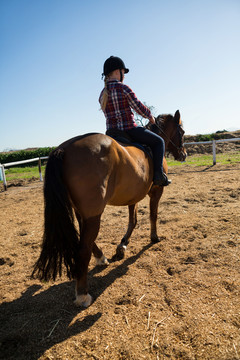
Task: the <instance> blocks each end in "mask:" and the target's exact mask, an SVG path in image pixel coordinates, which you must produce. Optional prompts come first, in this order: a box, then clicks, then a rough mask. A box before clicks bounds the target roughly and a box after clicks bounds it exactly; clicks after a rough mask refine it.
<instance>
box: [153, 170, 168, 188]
mask: <svg viewBox="0 0 240 360" xmlns="http://www.w3.org/2000/svg"><path fill="white" fill-rule="evenodd" d="M171 183H172V180H170V179H168V177H167V175H166V174H164V173H163V174H162V175H161V178H160V179H155V180H153V185H157V186H168V185H170V184H171Z"/></svg>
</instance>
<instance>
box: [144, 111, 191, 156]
mask: <svg viewBox="0 0 240 360" xmlns="http://www.w3.org/2000/svg"><path fill="white" fill-rule="evenodd" d="M155 120H156V123H155V124H154V125H151V124H148V125H147V126H146V127H147V128H148V129H150V130H151V131H153V132H155V133H156V134H158V135H160V136H161V137H162V138H163V139H164V141H165V147H166V150H167V151H169V152H170V153H171V154H172V155H173V156H174V158H175V160H178V161H185V159H186V157H187V152H186V150H185V148H184V145H183V137H184V133H185V131H184V130H183V127H182V122H181V116H180V112H179V110H177V111H176V112H175V115H174V116H173V115H170V114H168V115H159V116H157V117H156V119H155Z"/></svg>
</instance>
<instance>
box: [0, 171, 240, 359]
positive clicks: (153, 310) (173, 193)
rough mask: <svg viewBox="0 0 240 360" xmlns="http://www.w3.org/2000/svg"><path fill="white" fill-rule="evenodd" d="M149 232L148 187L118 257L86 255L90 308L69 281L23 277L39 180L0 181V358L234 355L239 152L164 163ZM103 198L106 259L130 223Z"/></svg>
mask: <svg viewBox="0 0 240 360" xmlns="http://www.w3.org/2000/svg"><path fill="white" fill-rule="evenodd" d="M170 174H171V176H169V177H170V178H171V179H172V180H173V183H172V185H171V186H169V187H168V188H166V189H165V191H164V194H163V197H162V199H161V202H160V205H159V219H158V231H159V235H160V236H161V242H160V243H158V244H151V243H150V234H149V233H150V226H149V208H148V198H145V199H144V200H143V201H141V202H140V204H139V211H138V225H137V228H136V229H135V231H134V233H133V235H132V238H131V242H130V244H129V246H128V249H127V253H126V257H125V259H123V260H120V261H117V262H110V265H109V266H108V267H107V268H99V267H95V264H94V261H93V260H92V261H91V263H90V269H89V283H90V293H91V294H92V295H93V297H94V303H93V304H92V306H90V307H89V308H88V309H79V308H76V307H75V306H74V304H73V299H74V282H70V281H68V279H67V278H65V277H63V278H62V279H59V280H58V281H56V282H55V283H41V282H38V281H37V280H33V279H31V277H30V275H31V271H32V267H33V264H34V262H35V261H36V259H37V257H38V255H39V252H40V244H41V236H42V230H43V197H42V183H39V182H33V183H32V184H28V185H27V186H21V187H11V188H9V189H8V191H7V192H1V193H0V208H1V223H0V272H1V283H0V296H1V305H0V315H1V318H0V324H1V326H0V358H1V359H24V360H26V359H31V360H36V359H41V360H43V359H44V360H45V359H64V360H67V359H101V360H102V359H109V360H110V359H111V360H115V359H124V360H125V359H138V360H140V359H156V360H157V359H172V360H174V359H188V360H190V359H209V360H210V359H211V360H234V359H235V360H237V359H238V360H239V359H240V261H239V259H240V234H239V232H240V231H239V230H240V208H239V205H240V201H239V199H240V180H239V175H240V164H236V165H224V166H220V165H216V166H215V167H210V168H204V167H202V168H197V167H195V168H194V167H190V166H187V165H183V166H181V167H179V168H177V167H176V168H171V169H170ZM127 220H128V212H127V208H125V207H107V208H106V210H105V212H104V215H103V217H102V223H101V230H100V234H99V236H98V240H97V243H98V245H99V246H100V247H101V248H102V249H103V251H104V253H105V255H106V256H107V257H108V258H109V259H111V258H112V256H113V255H114V253H115V249H116V246H117V244H118V243H119V242H120V240H121V237H122V235H123V234H124V233H125V230H126V227H127Z"/></svg>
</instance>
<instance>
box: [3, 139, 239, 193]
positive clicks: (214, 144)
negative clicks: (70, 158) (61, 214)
mask: <svg viewBox="0 0 240 360" xmlns="http://www.w3.org/2000/svg"><path fill="white" fill-rule="evenodd" d="M228 141H229V142H233V141H240V138H232V139H220V140H212V141H198V142H189V143H184V146H188V145H202V144H212V152H213V165H216V144H217V143H221V142H228ZM47 159H48V156H42V157H39V158H34V159H29V160H22V161H15V162H10V163H6V164H0V180H1V181H3V186H4V190H5V191H6V190H7V181H6V175H5V168H7V167H10V166H16V165H22V164H27V163H31V162H36V161H37V162H38V170H39V178H40V181H43V176H42V169H41V160H47Z"/></svg>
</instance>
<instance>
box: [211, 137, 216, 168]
mask: <svg viewBox="0 0 240 360" xmlns="http://www.w3.org/2000/svg"><path fill="white" fill-rule="evenodd" d="M212 151H213V165H216V140H213V142H212Z"/></svg>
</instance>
